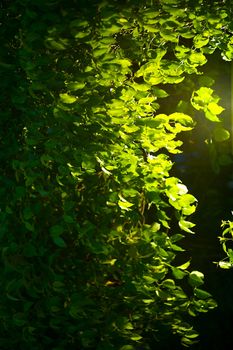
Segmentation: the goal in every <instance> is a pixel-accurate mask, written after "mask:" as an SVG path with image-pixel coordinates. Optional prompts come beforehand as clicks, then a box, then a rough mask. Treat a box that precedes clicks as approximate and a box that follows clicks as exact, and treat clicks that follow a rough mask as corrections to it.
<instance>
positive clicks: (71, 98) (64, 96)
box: [59, 93, 77, 104]
mask: <svg viewBox="0 0 233 350" xmlns="http://www.w3.org/2000/svg"><path fill="white" fill-rule="evenodd" d="M59 96H60V99H61V101H62V102H63V103H66V104H71V103H74V102H75V101H77V99H76V97H75V96H72V95H69V94H67V93H64V94H59Z"/></svg>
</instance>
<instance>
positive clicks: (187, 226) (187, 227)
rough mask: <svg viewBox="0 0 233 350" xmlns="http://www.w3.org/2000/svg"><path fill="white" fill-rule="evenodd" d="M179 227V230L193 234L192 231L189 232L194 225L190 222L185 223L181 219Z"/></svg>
mask: <svg viewBox="0 0 233 350" xmlns="http://www.w3.org/2000/svg"><path fill="white" fill-rule="evenodd" d="M179 226H180V228H181V230H183V231H185V232H188V233H194V232H193V231H192V230H190V228H192V227H194V226H195V224H193V223H192V222H190V221H186V220H183V219H181V220H180V221H179Z"/></svg>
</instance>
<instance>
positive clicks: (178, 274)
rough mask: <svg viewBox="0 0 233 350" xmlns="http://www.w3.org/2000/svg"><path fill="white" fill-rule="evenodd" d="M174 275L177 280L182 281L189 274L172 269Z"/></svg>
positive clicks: (175, 268)
mask: <svg viewBox="0 0 233 350" xmlns="http://www.w3.org/2000/svg"><path fill="white" fill-rule="evenodd" d="M171 270H172V274H173V276H174V277H175V278H176V279H177V280H182V279H183V278H184V277H185V276H186V275H187V273H186V272H184V271H182V270H181V269H179V268H178V267H171Z"/></svg>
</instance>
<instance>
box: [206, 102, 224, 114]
mask: <svg viewBox="0 0 233 350" xmlns="http://www.w3.org/2000/svg"><path fill="white" fill-rule="evenodd" d="M207 108H208V110H209V111H210V113H212V114H217V115H218V114H220V113H222V112H223V111H224V109H225V108H223V107H221V106H219V105H218V104H217V103H215V102H210V103H209V104H208V106H207Z"/></svg>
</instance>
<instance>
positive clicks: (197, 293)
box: [194, 288, 212, 299]
mask: <svg viewBox="0 0 233 350" xmlns="http://www.w3.org/2000/svg"><path fill="white" fill-rule="evenodd" d="M194 295H195V296H196V297H197V298H200V299H207V298H211V297H212V295H211V294H210V293H208V292H206V291H205V290H202V289H199V288H195V289H194Z"/></svg>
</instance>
